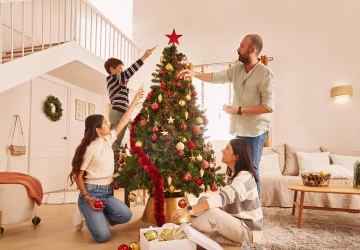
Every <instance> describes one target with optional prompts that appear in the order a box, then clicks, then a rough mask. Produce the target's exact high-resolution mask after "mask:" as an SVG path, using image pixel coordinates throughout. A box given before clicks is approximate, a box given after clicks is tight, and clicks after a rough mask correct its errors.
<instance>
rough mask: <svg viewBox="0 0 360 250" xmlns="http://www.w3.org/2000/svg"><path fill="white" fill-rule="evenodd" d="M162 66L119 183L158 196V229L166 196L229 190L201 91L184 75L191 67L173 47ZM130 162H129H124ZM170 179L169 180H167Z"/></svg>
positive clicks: (137, 123)
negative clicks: (210, 136)
mask: <svg viewBox="0 0 360 250" xmlns="http://www.w3.org/2000/svg"><path fill="white" fill-rule="evenodd" d="M162 54H163V55H162V56H161V58H160V62H161V63H160V64H157V65H156V66H157V68H158V69H157V70H156V72H154V73H152V76H153V77H154V78H153V79H152V82H153V83H154V85H152V86H151V87H150V88H151V92H149V93H148V95H147V97H146V100H145V101H144V103H143V108H142V109H141V111H140V113H139V114H138V115H137V116H136V118H135V119H134V121H133V122H132V124H131V129H130V145H131V155H132V156H128V157H126V158H121V159H120V164H121V166H120V167H119V169H117V170H116V171H117V172H118V173H119V175H117V177H114V182H116V183H122V184H125V185H128V189H129V190H130V191H131V190H136V189H146V190H148V192H149V195H150V197H154V205H155V211H154V214H155V218H156V219H157V225H158V226H159V225H161V224H164V223H165V222H164V219H163V218H162V219H161V218H160V217H161V213H162V209H161V206H163V202H164V198H175V197H184V195H185V193H187V194H194V195H195V196H197V197H199V195H200V193H202V192H206V191H207V190H208V189H211V190H212V191H216V190H217V189H218V186H225V182H224V179H225V174H216V172H217V171H218V170H220V168H221V167H219V166H218V167H216V166H215V158H214V156H213V154H214V151H213V150H212V148H211V146H212V145H211V142H207V143H206V141H205V140H206V139H207V138H206V137H205V136H204V132H205V131H206V130H207V129H206V125H207V124H208V120H207V119H206V116H205V111H203V110H200V106H199V105H197V104H196V100H197V92H196V90H195V88H194V85H193V84H192V81H191V79H190V78H185V79H183V77H180V75H179V72H180V71H181V70H183V69H186V68H188V67H189V65H188V64H187V59H186V57H185V55H184V54H182V53H179V52H178V51H177V48H176V46H175V45H174V43H173V44H172V45H170V46H169V47H166V48H164V50H163V53H162ZM123 163H125V164H123ZM164 180H165V181H164Z"/></svg>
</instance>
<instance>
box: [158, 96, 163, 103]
mask: <svg viewBox="0 0 360 250" xmlns="http://www.w3.org/2000/svg"><path fill="white" fill-rule="evenodd" d="M162 99H163V98H162V95H161V94H160V95H159V96H158V100H159V103H160V102H161V101H162Z"/></svg>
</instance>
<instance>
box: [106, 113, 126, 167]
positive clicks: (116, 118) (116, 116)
mask: <svg viewBox="0 0 360 250" xmlns="http://www.w3.org/2000/svg"><path fill="white" fill-rule="evenodd" d="M123 115H124V113H123V112H120V111H117V110H115V109H111V110H110V112H109V119H110V123H111V127H110V130H113V129H115V127H116V126H117V125H118V124H119V122H120V120H121V117H122V116H123ZM126 128H127V124H126V126H125V128H123V130H121V132H120V133H119V134H118V136H117V139H116V140H115V141H114V143H113V145H112V150H113V151H114V164H115V166H117V165H118V164H119V158H120V146H121V141H122V140H123V138H124V135H125V132H126Z"/></svg>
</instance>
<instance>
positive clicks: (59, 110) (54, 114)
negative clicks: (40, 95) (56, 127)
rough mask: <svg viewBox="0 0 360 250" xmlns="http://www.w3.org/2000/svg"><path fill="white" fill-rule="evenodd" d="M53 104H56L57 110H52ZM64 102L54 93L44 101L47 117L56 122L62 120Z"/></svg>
mask: <svg viewBox="0 0 360 250" xmlns="http://www.w3.org/2000/svg"><path fill="white" fill-rule="evenodd" d="M51 104H53V105H54V106H55V112H52V106H51ZM61 106H62V104H61V102H60V100H59V99H58V98H56V97H55V96H53V95H50V96H48V98H47V99H46V101H45V103H44V113H45V115H46V116H47V117H49V119H50V120H52V121H54V122H56V121H58V120H60V118H61V116H62V111H63V109H62V108H61Z"/></svg>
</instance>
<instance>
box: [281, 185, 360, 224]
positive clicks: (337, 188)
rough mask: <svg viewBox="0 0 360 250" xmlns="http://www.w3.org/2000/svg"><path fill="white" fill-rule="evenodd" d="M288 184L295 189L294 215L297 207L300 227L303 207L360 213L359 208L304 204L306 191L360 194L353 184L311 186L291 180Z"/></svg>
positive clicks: (359, 190)
mask: <svg viewBox="0 0 360 250" xmlns="http://www.w3.org/2000/svg"><path fill="white" fill-rule="evenodd" d="M286 186H287V187H288V188H289V189H291V190H294V191H295V194H294V202H293V207H292V215H295V208H296V209H297V210H298V211H299V220H298V227H299V228H301V221H302V213H303V209H315V210H329V211H344V212H351V213H360V210H357V209H343V208H328V207H311V206H304V198H305V192H315V193H334V194H358V195H360V189H355V188H353V187H352V186H351V185H341V184H330V185H329V187H309V186H305V185H304V184H302V183H296V182H290V183H287V184H286ZM298 192H301V197H300V206H299V205H298V204H297V203H296V198H297V194H298Z"/></svg>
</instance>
